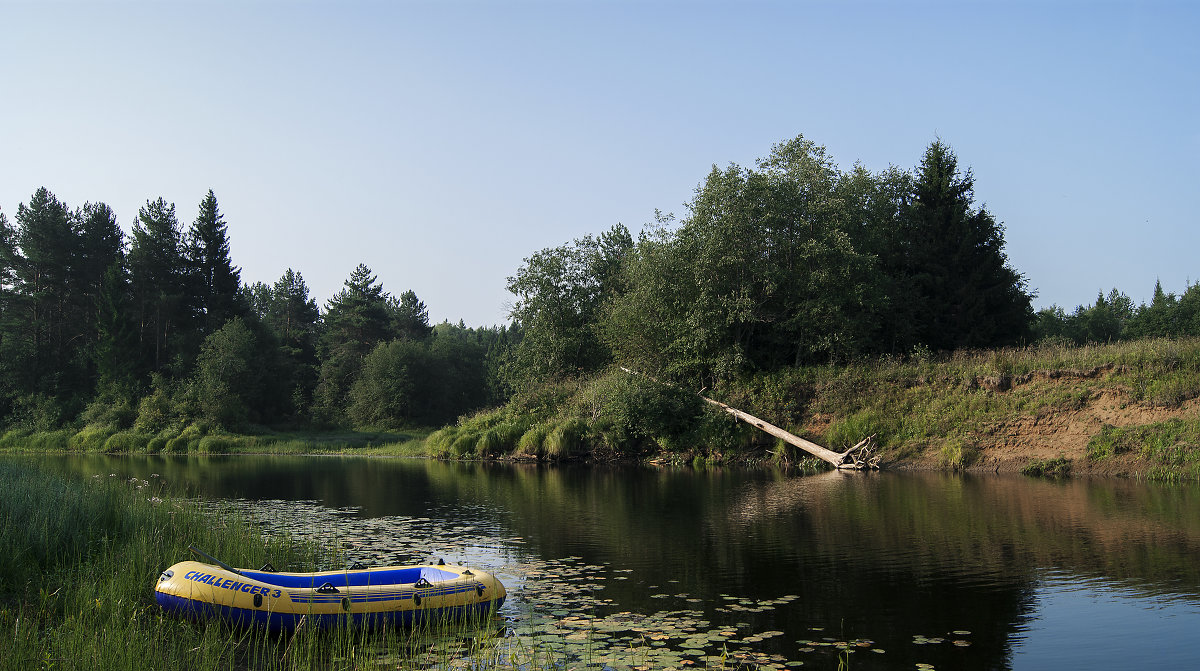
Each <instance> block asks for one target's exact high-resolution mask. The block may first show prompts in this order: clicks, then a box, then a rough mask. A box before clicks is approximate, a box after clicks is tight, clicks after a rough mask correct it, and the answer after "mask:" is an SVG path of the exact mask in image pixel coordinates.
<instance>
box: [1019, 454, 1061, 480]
mask: <svg viewBox="0 0 1200 671" xmlns="http://www.w3.org/2000/svg"><path fill="white" fill-rule="evenodd" d="M1021 474H1022V475H1028V476H1030V477H1035V478H1065V477H1067V476H1069V475H1071V460H1070V459H1068V458H1066V457H1055V458H1054V459H1034V460H1032V461H1030V462H1029V463H1028V464H1026V465H1025V467H1024V468H1022V469H1021Z"/></svg>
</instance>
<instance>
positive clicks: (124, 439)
mask: <svg viewBox="0 0 1200 671" xmlns="http://www.w3.org/2000/svg"><path fill="white" fill-rule="evenodd" d="M150 438H151V436H147V435H146V434H144V433H138V432H137V431H118V432H116V433H114V434H112V435H111V436H109V437H108V439H107V440H105V441H104V448H103V449H104V451H105V452H107V453H109V454H128V453H131V452H143V451H147V450H148V444H149V443H150Z"/></svg>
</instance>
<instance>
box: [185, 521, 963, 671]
mask: <svg viewBox="0 0 1200 671" xmlns="http://www.w3.org/2000/svg"><path fill="white" fill-rule="evenodd" d="M204 505H211V506H217V507H228V506H231V505H232V506H235V507H236V508H237V509H238V510H239V512H240V513H241V514H242V515H243V516H245V517H247V518H249V519H250V520H251V522H252V524H255V525H259V526H261V527H262V531H263V532H264V533H267V534H273V535H286V536H289V537H292V538H296V539H301V540H315V541H317V542H319V543H320V544H322V545H324V546H326V547H330V546H332V547H333V548H334V550H335V552H333V553H332V555H331V556H332V557H333V558H334V561H339V562H343V563H344V564H345V566H350V565H352V564H354V563H361V564H364V565H384V564H413V563H424V562H429V561H437V560H438V559H444V560H445V561H447V562H449V563H460V564H468V565H474V566H479V567H480V568H483V569H485V570H488V571H491V572H493V573H495V574H496V576H497V577H498V578H499V579H500V580H501V581H502V582H504V584H505V585H506V587H508V591H509V599H508V601H506V602H505V604H504V606H503V608H502V609H501V611H500V613H499V616H498V619H497V621H496V622H495V623H494V627H495V629H494V630H493V631H491V632H472V633H470V634H468V636H472V637H473V638H471V640H470V641H469V642H466V641H464V640H462V639H459V640H442V641H438V642H437V643H436V645H433V644H431V648H430V652H428V653H421V654H419V655H417V656H416V657H413V658H409V659H407V660H405V664H404V665H405V666H412V665H416V666H418V667H425V666H435V665H438V664H443V663H444V662H445V661H446V660H447V659H451V658H452V659H455V660H459V661H461V662H462V664H460V665H457V666H463V667H464V668H465V667H470V666H471V664H472V663H471V661H470V660H475V661H476V662H478V661H484V660H490V661H491V662H495V663H497V664H498V665H499V666H503V667H517V668H543V667H554V668H572V667H576V665H577V664H582V665H584V666H586V667H587V668H590V669H596V670H597V671H601V670H602V671H648V670H650V669H677V670H679V669H688V668H722V669H738V668H746V669H750V668H756V669H762V670H764V671H766V670H772V669H773V670H776V671H782V670H784V669H792V668H798V667H801V666H804V664H805V659H799V658H797V657H807V656H810V655H817V656H821V657H823V659H824V660H825V661H831V660H832V659H834V658H840V659H842V660H846V659H848V657H847V656H848V655H851V654H854V653H856V652H872V653H875V654H878V655H883V654H886V651H885V649H884V648H883V647H880V646H877V645H876V642H875V641H874V640H872V639H869V638H855V637H847V636H845V635H844V634H843V635H841V636H840V637H837V638H835V637H832V636H827V635H825V633H826V628H825V627H823V626H811V627H808V631H809V632H810V635H811V637H812V638H808V639H801V640H798V641H796V643H797V644H798V647H795V648H792V647H791V646H790V645H788V644H786V642H784V643H785V644H784V645H781V644H780V643H779V641H781V639H782V638H783V637H784V636H785V632H783V631H778V630H774V629H766V628H765V627H763V629H764V630H762V631H756V627H755V626H754V624H752V621H753V620H754V618H756V617H758V615H757V614H760V613H768V612H770V611H774V610H776V609H780V608H786V607H788V606H789V605H790V604H792V603H794V602H796V601H798V600H799V599H800V597H799V596H797V595H795V594H785V595H782V596H779V597H775V598H772V599H765V600H764V599H751V598H747V597H745V596H741V595H737V594H719V595H716V596H711V597H709V598H707V599H706V598H701V597H700V596H698V595H695V594H690V593H688V592H686V591H683V590H681V589H676V585H678V584H679V581H678V580H667V581H662V584H648V585H644V586H640V587H639V589H640V590H641V593H642V594H643V598H645V599H648V600H650V602H649V603H655V604H661V607H659V606H654V607H650V608H648V609H644V610H642V611H640V612H639V611H635V610H631V609H623V608H622V607H621V605H620V604H618V603H615V602H614V600H613V599H610V598H607V597H606V596H605V587H606V583H609V582H611V581H621V580H626V581H628V580H636V579H637V576H635V575H631V574H632V573H633V571H632V569H627V568H615V567H613V566H610V565H607V564H595V563H588V562H587V561H585V559H584V558H583V557H579V556H568V557H561V558H549V559H548V558H543V557H540V556H538V555H537V554H536V550H535V549H532V548H530V547H529V544H530V541H529V540H528V539H525V538H522V537H517V536H509V535H507V534H506V533H505V532H504V529H503V528H502V527H501V525H500V524H499V523H497V522H495V521H493V520H492V519H491V513H490V511H487V510H479V511H477V512H478V514H477V515H474V514H473V512H476V511H471V510H467V511H466V515H468V516H471V517H473V518H474V519H469V520H464V521H461V522H457V523H447V522H446V521H445V520H441V519H433V518H422V517H408V516H391V517H365V516H363V515H362V514H361V511H360V510H359V509H356V508H342V509H330V508H326V507H325V506H323V505H321V504H320V503H319V502H317V501H233V502H230V501H225V502H209V503H207V504H204ZM460 512H461V511H460ZM281 568H282V567H281ZM314 568H320V569H325V570H329V569H335V568H341V566H319V567H314ZM631 584H632V583H631ZM743 618H747V619H749V620H751V621H747V619H743ZM768 621H773V620H768ZM968 635H970V632H969V631H966V630H961V629H960V630H955V631H953V632H947V633H945V634H942V635H936V636H925V635H920V634H917V635H914V636H913V638H912V644H913V645H916V646H937V645H942V644H946V643H951V644H952V645H954V646H958V647H966V646H969V645H970V642H969V641H968V640H966V638H965V637H966V636H968ZM480 641H484V643H482V644H481V642H480ZM785 648H790V649H791V650H792V652H791V653H790V656H788V655H783V654H779V652H778V651H779V650H780V649H785ZM385 657H387V658H386V659H385ZM435 659H436V660H440V661H438V662H437V663H436V664H435ZM810 661H811V660H810ZM396 662H397V660H395V659H393V658H392V657H391V656H387V655H384V654H383V653H382V651H381V653H380V657H379V659H378V660H376V663H381V664H388V665H389V666H396V665H397V664H396ZM576 668H579V667H576ZM917 668H919V669H926V668H928V669H932V668H933V666H932V665H920V664H919V665H918V667H917Z"/></svg>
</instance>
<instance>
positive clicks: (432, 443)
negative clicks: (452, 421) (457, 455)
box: [425, 426, 458, 459]
mask: <svg viewBox="0 0 1200 671" xmlns="http://www.w3.org/2000/svg"><path fill="white" fill-rule="evenodd" d="M457 438H458V427H457V426H447V427H443V428H441V429H438V430H437V431H434V432H433V433H431V434H429V436H428V437H427V438H426V439H425V450H426V452H427V453H428V454H429V456H431V457H437V458H442V459H444V458H447V457H449V456H451V454H452V450H451V448H452V446H453V445H454V441H455V439H457Z"/></svg>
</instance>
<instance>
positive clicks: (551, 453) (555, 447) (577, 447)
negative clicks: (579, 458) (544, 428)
mask: <svg viewBox="0 0 1200 671" xmlns="http://www.w3.org/2000/svg"><path fill="white" fill-rule="evenodd" d="M586 436H587V423H586V422H584V421H583V420H582V419H579V418H577V417H572V418H569V419H564V420H562V421H560V422H558V423H556V424H555V425H554V427H553V428H552V429H550V431H549V432H548V433H547V434H546V440H545V449H546V455H547V456H548V457H550V458H552V459H567V458H570V457H572V456H575V455H577V454H579V453H580V452H581V451H582V450H583V448H584V438H585V437H586Z"/></svg>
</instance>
